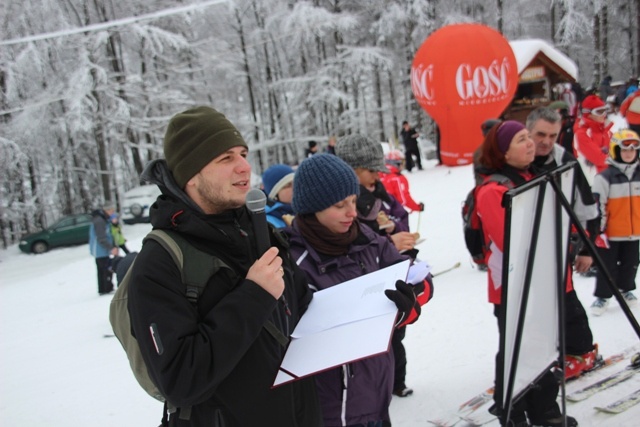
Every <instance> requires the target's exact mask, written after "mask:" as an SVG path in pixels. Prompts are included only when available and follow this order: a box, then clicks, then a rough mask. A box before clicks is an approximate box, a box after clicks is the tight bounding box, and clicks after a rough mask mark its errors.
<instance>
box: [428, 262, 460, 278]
mask: <svg viewBox="0 0 640 427" xmlns="http://www.w3.org/2000/svg"><path fill="white" fill-rule="evenodd" d="M458 267H460V262H456V263H455V264H453V265H452V266H451V267H449V268H447V269H445V270H442V271H438V272H437V273H433V274H432V275H431V276H432V277H436V276H440V275H442V274H444V273H448V272H450V271H453V270H455V269H456V268H458Z"/></svg>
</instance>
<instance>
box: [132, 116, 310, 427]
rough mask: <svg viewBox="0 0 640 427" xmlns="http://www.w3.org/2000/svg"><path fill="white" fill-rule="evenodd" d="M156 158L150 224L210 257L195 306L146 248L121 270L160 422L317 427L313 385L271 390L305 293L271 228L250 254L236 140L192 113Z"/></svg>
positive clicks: (243, 156)
mask: <svg viewBox="0 0 640 427" xmlns="http://www.w3.org/2000/svg"><path fill="white" fill-rule="evenodd" d="M164 156H165V158H166V160H164V159H159V160H154V161H152V162H151V163H150V164H148V165H147V167H146V168H145V170H144V172H143V174H142V179H143V180H145V181H148V182H152V183H154V184H156V185H158V187H160V190H161V191H162V195H161V196H159V197H158V200H157V201H156V203H154V204H153V206H152V208H151V214H150V217H151V224H152V225H153V228H154V229H156V230H157V229H160V230H164V231H165V232H167V233H172V234H177V235H179V236H180V237H181V240H183V241H185V242H186V243H188V244H189V245H190V246H193V248H194V249H197V250H199V251H200V252H204V253H205V254H207V255H210V256H211V257H212V260H213V261H212V262H211V265H203V266H202V269H203V271H202V272H201V275H204V276H205V277H208V281H207V286H206V287H205V288H204V289H203V290H202V292H201V293H200V295H199V297H198V299H197V301H193V298H191V297H190V295H187V286H186V283H185V279H183V277H182V275H181V272H180V271H181V270H180V268H179V267H178V266H177V265H176V263H175V262H174V261H173V259H172V257H171V255H170V254H169V252H167V251H166V250H165V249H164V248H163V247H162V245H161V244H160V243H158V242H156V241H155V240H151V239H149V240H146V241H145V243H144V244H143V246H142V249H141V250H140V252H139V254H138V256H137V257H136V261H135V263H134V265H133V266H132V267H131V272H130V274H131V276H130V282H129V292H128V295H129V314H130V318H131V329H132V331H133V334H134V335H135V338H136V340H137V341H138V344H139V346H140V353H141V354H142V357H143V359H144V362H145V364H146V367H147V369H148V372H149V376H150V377H151V379H152V380H153V382H154V384H155V385H156V386H157V387H158V389H159V391H160V392H161V394H162V395H163V396H164V397H165V398H166V401H167V403H166V405H165V413H164V416H163V425H171V426H225V427H244V426H259V425H265V424H268V425H274V426H275V425H277V426H285V427H307V426H313V427H320V426H321V424H322V416H321V413H320V406H319V402H318V399H317V393H316V388H315V383H314V379H313V378H306V379H301V380H298V381H294V382H290V383H287V384H284V385H281V386H279V387H276V388H272V384H273V382H274V380H275V378H276V375H277V374H278V368H279V366H280V363H281V361H282V358H283V356H284V353H285V346H286V343H287V342H288V340H289V336H290V334H291V332H292V331H293V329H294V328H295V326H296V324H297V323H298V320H299V319H300V317H301V316H302V314H303V313H304V311H305V310H306V309H307V306H308V304H309V302H310V301H311V298H312V294H311V291H310V290H309V288H308V286H307V280H306V277H305V275H304V273H303V272H302V271H301V270H300V269H299V268H298V266H297V265H296V264H295V263H294V262H292V261H291V259H290V257H289V254H288V252H287V248H288V246H287V244H286V242H285V241H284V240H283V239H282V238H281V237H279V236H277V235H276V234H275V231H274V229H273V228H269V233H268V234H269V242H268V244H269V246H270V248H269V249H268V250H267V251H266V252H264V254H262V253H260V252H259V250H258V245H257V243H256V229H255V228H254V224H253V218H252V215H251V214H250V212H249V210H248V209H247V208H246V207H245V199H246V195H247V193H248V191H249V189H250V179H251V166H250V164H249V162H248V161H247V156H248V147H247V143H246V142H245V141H244V139H243V138H242V136H241V135H240V132H239V131H238V129H236V127H235V126H234V125H233V124H232V123H231V122H229V120H227V118H226V117H225V116H224V115H222V114H221V113H219V112H218V111H216V110H214V109H212V108H209V107H197V108H193V109H190V110H187V111H184V112H182V113H179V114H177V115H175V116H174V117H173V118H172V119H171V121H170V122H169V126H168V128H167V132H166V134H165V138H164ZM206 269H208V270H206Z"/></svg>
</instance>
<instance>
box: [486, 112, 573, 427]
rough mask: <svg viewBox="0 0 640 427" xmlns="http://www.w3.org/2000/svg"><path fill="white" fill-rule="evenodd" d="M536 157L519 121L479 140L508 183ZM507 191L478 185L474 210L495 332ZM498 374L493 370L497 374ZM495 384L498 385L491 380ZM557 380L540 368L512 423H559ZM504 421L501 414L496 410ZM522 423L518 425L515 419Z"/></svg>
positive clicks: (521, 179)
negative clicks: (479, 225) (483, 247)
mask: <svg viewBox="0 0 640 427" xmlns="http://www.w3.org/2000/svg"><path fill="white" fill-rule="evenodd" d="M534 156H535V144H534V142H533V140H532V139H531V137H530V136H529V131H528V130H527V128H525V127H524V126H523V125H522V124H521V123H519V122H516V121H513V120H507V121H505V122H503V123H501V124H500V125H497V126H494V127H493V128H492V129H491V130H490V131H489V133H488V134H487V136H486V138H485V139H484V141H483V143H482V152H481V155H480V158H479V162H480V164H482V165H483V166H484V167H486V168H487V170H488V171H490V172H491V173H498V174H500V175H503V176H505V177H507V178H509V179H510V180H511V181H512V183H513V186H516V185H520V184H523V183H525V182H527V181H529V180H531V179H532V178H533V177H534V175H535V174H534V172H533V171H532V170H531V168H530V166H531V163H532V162H533V160H534ZM507 190H508V187H507V186H504V185H501V184H499V183H498V182H490V183H488V184H486V185H483V186H482V187H480V189H479V190H478V195H477V203H478V214H479V215H480V218H481V220H482V223H483V231H484V233H485V240H486V241H487V242H489V251H488V254H487V265H488V266H489V274H488V275H487V276H488V277H487V279H488V288H489V302H491V303H492V304H494V314H495V316H496V317H497V318H498V325H499V328H498V329H499V333H500V334H501V335H502V334H503V333H504V332H503V331H502V325H503V320H502V319H501V317H502V316H503V310H502V309H501V307H500V304H501V290H502V257H503V248H504V246H503V244H504V223H505V208H504V207H503V206H502V198H503V196H504V193H505V192H506V191H507ZM501 360H503V355H502V354H501V353H500V352H498V355H497V356H496V369H497V367H499V366H501V365H502V363H501ZM498 375H499V373H498V372H496V376H498ZM496 385H498V384H497V383H496ZM558 390H559V387H558V382H557V380H556V378H555V376H554V374H553V373H552V372H551V371H548V372H547V373H545V374H544V375H543V376H542V377H541V378H540V379H539V380H538V381H537V383H536V386H535V387H533V388H531V389H530V390H529V391H528V392H527V393H526V394H525V395H524V396H523V397H522V398H521V399H520V400H518V402H516V404H515V405H514V406H513V408H512V411H511V421H510V422H512V423H513V424H514V425H528V424H527V418H528V422H529V423H530V424H533V425H544V426H561V425H563V424H562V422H563V417H562V412H561V411H560V408H559V406H558V403H557V402H556V398H557V396H558ZM502 394H503V393H502V391H501V390H496V392H495V393H494V396H496V406H497V408H501V407H502V402H500V401H499V400H500V398H498V396H502ZM498 415H499V417H500V421H501V422H502V423H503V424H504V422H505V420H504V417H505V416H506V414H498ZM517 423H521V424H517ZM567 425H569V426H576V425H577V422H576V420H575V419H573V418H571V417H567Z"/></svg>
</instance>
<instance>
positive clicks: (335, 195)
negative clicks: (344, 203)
mask: <svg viewBox="0 0 640 427" xmlns="http://www.w3.org/2000/svg"><path fill="white" fill-rule="evenodd" d="M354 194H355V195H359V194H360V183H359V181H358V177H357V176H356V174H355V172H354V171H353V169H352V168H351V166H349V165H348V164H346V163H345V162H344V160H342V159H340V158H339V157H337V156H334V155H332V154H316V155H315V156H312V157H309V158H307V159H305V160H304V161H303V162H302V163H300V166H299V167H298V169H296V173H295V176H294V178H293V202H292V206H293V211H294V212H295V213H296V214H307V213H316V212H320V211H323V210H325V209H326V208H328V207H330V206H333V205H335V204H336V203H338V202H339V201H341V200H344V199H346V198H347V197H349V196H352V195H354Z"/></svg>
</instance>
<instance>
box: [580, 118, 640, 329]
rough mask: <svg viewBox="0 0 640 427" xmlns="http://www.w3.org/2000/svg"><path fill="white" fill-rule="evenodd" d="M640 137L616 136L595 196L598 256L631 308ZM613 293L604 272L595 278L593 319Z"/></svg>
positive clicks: (638, 226)
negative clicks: (598, 232)
mask: <svg viewBox="0 0 640 427" xmlns="http://www.w3.org/2000/svg"><path fill="white" fill-rule="evenodd" d="M638 149H640V137H638V134H637V133H636V132H634V131H632V130H631V129H622V130H619V131H617V132H616V133H614V134H613V136H612V138H611V143H610V144H609V158H608V159H607V164H608V165H609V166H608V167H607V168H606V169H605V170H604V171H602V172H601V173H599V174H598V175H596V178H595V180H594V182H593V192H594V194H595V195H596V198H597V200H598V203H599V206H600V214H601V218H602V220H601V222H600V231H601V234H600V236H599V237H600V238H599V239H598V241H597V243H598V244H597V246H598V253H599V255H600V257H601V258H602V260H603V262H604V264H605V266H606V268H607V270H608V271H609V273H610V274H611V277H612V278H613V283H614V284H615V285H616V286H617V287H618V288H619V289H620V291H621V292H622V295H623V296H624V299H625V300H626V301H627V304H629V305H635V304H636V303H637V298H636V296H635V295H634V294H633V290H634V289H635V288H636V281H635V278H636V273H637V271H638V258H639V247H638V245H639V241H640V202H639V201H640V168H639V167H638ZM612 295H613V293H612V292H611V289H609V286H608V285H607V282H606V278H605V276H604V272H603V271H598V274H597V276H596V289H595V292H594V296H595V297H596V300H595V301H594V302H593V304H592V305H591V311H592V313H593V314H594V315H597V316H599V315H601V314H602V313H604V311H605V310H606V309H607V306H608V305H609V299H610V298H611V297H612Z"/></svg>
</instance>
